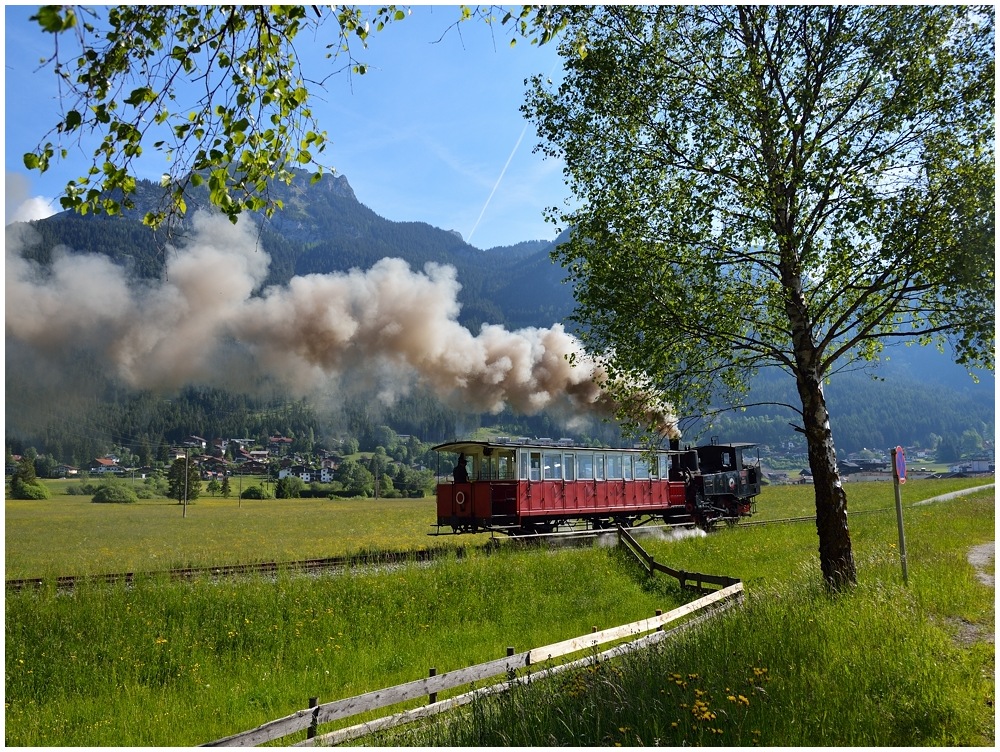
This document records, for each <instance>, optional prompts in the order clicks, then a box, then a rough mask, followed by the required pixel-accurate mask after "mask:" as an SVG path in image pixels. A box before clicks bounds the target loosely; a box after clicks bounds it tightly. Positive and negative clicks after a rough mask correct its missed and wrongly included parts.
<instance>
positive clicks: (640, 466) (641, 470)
mask: <svg viewBox="0 0 1000 752" xmlns="http://www.w3.org/2000/svg"><path fill="white" fill-rule="evenodd" d="M648 478H649V463H648V462H647V461H646V460H644V459H643V458H642V457H636V458H635V479H636V480H648Z"/></svg>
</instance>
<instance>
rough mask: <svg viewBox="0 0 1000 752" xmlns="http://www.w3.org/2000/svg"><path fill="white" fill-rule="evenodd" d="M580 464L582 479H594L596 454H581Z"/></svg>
mask: <svg viewBox="0 0 1000 752" xmlns="http://www.w3.org/2000/svg"><path fill="white" fill-rule="evenodd" d="M578 460H579V465H580V480H593V479H594V455H592V454H581V455H579V456H578Z"/></svg>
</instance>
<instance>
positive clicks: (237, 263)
mask: <svg viewBox="0 0 1000 752" xmlns="http://www.w3.org/2000/svg"><path fill="white" fill-rule="evenodd" d="M194 229H195V232H194V235H193V237H192V239H191V240H190V242H188V243H187V245H185V246H184V247H183V248H170V249H168V261H167V265H166V279H165V280H164V281H161V282H159V283H157V284H148V283H147V284H137V283H135V282H131V283H130V282H129V280H128V279H127V275H126V274H125V272H124V270H123V269H122V268H121V267H118V266H116V265H114V264H113V263H111V262H110V261H109V260H108V259H107V258H106V257H103V256H98V255H68V254H63V255H57V256H56V258H55V259H54V261H53V263H52V266H51V269H49V270H42V269H40V268H39V267H38V266H37V265H35V264H33V263H31V262H29V261H26V260H24V259H23V258H21V257H20V256H19V255H18V253H17V251H16V248H11V247H8V249H7V253H6V327H7V336H8V338H14V339H16V340H19V341H21V342H24V343H26V344H29V345H31V346H32V347H33V348H35V349H37V350H41V351H43V352H51V353H56V352H59V351H61V350H62V349H64V348H66V347H69V346H73V347H80V346H83V347H86V348H89V349H93V350H95V351H97V352H99V353H100V354H101V356H102V357H103V358H104V359H105V360H106V362H107V363H108V364H109V366H110V367H112V368H113V369H114V371H115V372H116V373H117V375H118V376H120V377H121V378H122V379H123V380H125V381H126V382H127V383H128V384H130V385H131V386H133V387H137V388H144V389H157V390H172V389H177V388H179V387H181V386H184V385H185V384H193V383H201V384H225V385H230V386H231V385H232V384H233V374H234V373H239V374H242V376H243V377H244V378H246V377H249V376H251V375H267V376H271V377H273V378H276V379H278V380H280V381H281V382H283V383H285V384H286V385H287V386H289V387H290V388H292V389H293V390H295V391H296V392H298V393H303V394H304V393H308V392H309V391H311V390H313V389H316V388H319V387H321V386H323V385H324V384H326V383H328V382H329V381H330V379H331V378H334V377H336V376H338V375H340V374H342V373H345V372H349V371H353V370H358V369H364V370H363V371H362V372H369V373H375V372H376V371H384V370H386V369H385V366H389V369H388V370H391V371H394V372H397V373H399V372H403V373H405V372H412V373H415V374H416V377H417V378H418V379H419V380H420V381H422V382H424V383H425V384H426V385H428V386H429V387H430V388H431V389H432V390H433V391H434V392H435V393H436V394H437V395H438V396H439V397H441V398H442V399H444V400H445V401H447V402H448V403H450V404H452V405H461V406H464V407H465V408H467V409H468V410H469V411H471V412H486V411H489V412H499V411H500V410H502V409H503V408H504V407H505V406H510V407H511V408H512V409H514V410H515V411H518V412H521V413H526V414H533V413H537V412H540V411H543V410H558V411H562V412H564V413H565V412H567V411H569V412H571V413H574V414H577V415H580V414H593V413H595V412H596V413H598V414H601V415H603V416H610V415H614V414H615V412H616V411H617V410H620V409H621V408H622V405H620V404H618V403H616V402H615V401H614V400H613V399H612V398H611V396H610V394H609V392H608V391H607V389H606V387H607V378H608V377H607V371H606V370H605V368H604V367H603V366H602V365H601V363H600V362H599V361H598V360H595V359H593V358H591V357H589V356H588V355H587V354H586V353H585V352H584V349H583V347H582V344H581V343H580V341H579V340H578V339H576V338H575V337H573V336H572V335H570V334H569V333H567V332H566V331H565V330H564V329H563V327H562V326H561V325H559V324H555V325H553V326H551V327H549V328H546V329H536V328H530V329H522V330H519V331H513V332H511V331H508V330H506V329H504V328H503V327H500V326H495V325H484V326H483V327H482V329H481V330H480V331H479V333H478V334H475V335H474V334H473V333H471V332H470V331H469V330H468V329H466V328H465V327H463V326H462V325H460V324H459V323H458V320H457V318H458V313H459V308H460V306H459V303H458V292H459V290H460V285H459V283H458V280H457V278H456V272H455V269H454V268H452V267H450V266H443V265H438V264H428V265H426V267H425V268H424V271H423V272H415V271H412V270H411V269H410V267H409V266H408V265H407V263H406V262H405V261H402V260H400V259H393V258H386V259H382V260H381V261H379V262H378V263H376V264H375V265H374V266H373V267H372V268H371V269H369V270H367V271H359V270H356V269H355V270H352V271H350V272H347V273H343V274H311V275H307V276H300V277H294V278H293V279H292V280H291V281H290V282H289V283H288V285H287V286H285V287H269V288H267V289H265V290H263V292H262V293H261V294H260V295H257V296H255V295H254V292H255V291H256V290H258V288H259V287H260V285H261V284H262V283H263V280H264V279H265V278H266V276H267V269H268V264H269V261H270V260H269V258H268V256H267V254H266V253H264V252H262V251H260V250H259V249H258V248H257V244H256V236H255V231H254V228H253V227H252V225H251V224H250V223H248V222H240V223H238V224H237V225H232V224H231V223H230V222H229V221H228V220H226V219H224V218H219V217H209V216H208V215H203V214H202V215H198V216H196V217H195V218H194ZM9 245H10V246H14V245H17V244H15V243H10V244H9ZM571 360H572V362H571ZM629 414H630V415H631V416H632V417H633V418H634V417H637V416H639V415H642V416H643V417H642V418H641V421H642V422H643V423H644V425H649V426H651V427H653V426H655V427H656V429H657V430H658V431H659V432H660V433H661V434H663V435H676V433H677V429H676V418H674V417H673V416H672V415H671V414H670V412H669V409H668V408H666V407H665V406H660V407H659V408H650V407H649V406H648V404H647V403H646V401H645V400H641V399H638V400H630V405H629Z"/></svg>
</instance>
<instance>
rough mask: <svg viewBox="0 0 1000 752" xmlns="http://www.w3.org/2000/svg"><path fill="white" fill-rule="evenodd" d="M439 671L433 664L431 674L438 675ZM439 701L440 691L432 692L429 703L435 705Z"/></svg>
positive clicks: (428, 697) (428, 698)
mask: <svg viewBox="0 0 1000 752" xmlns="http://www.w3.org/2000/svg"><path fill="white" fill-rule="evenodd" d="M437 672H438V670H437V668H436V667H434V666H431V670H430V674H429V676H437ZM437 701H438V693H437V692H431V693H430V694H429V695H428V696H427V704H428V705H433V704H434V703H435V702H437Z"/></svg>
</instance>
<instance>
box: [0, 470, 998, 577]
mask: <svg viewBox="0 0 1000 752" xmlns="http://www.w3.org/2000/svg"><path fill="white" fill-rule="evenodd" d="M982 483H983V481H981V480H975V479H971V478H964V479H956V480H919V481H911V482H910V483H907V484H906V485H905V486H904V487H903V488H904V491H903V500H904V503H905V504H912V503H913V502H915V501H918V500H920V499H925V498H929V497H931V496H934V495H937V494H942V493H948V492H950V491H954V490H958V489H961V488H969V487H972V486H976V485H982ZM46 484H47V485H48V487H49V489H50V490H51V491H52V498H51V499H47V500H45V501H7V502H6V505H5V506H6V508H5V549H4V565H5V570H6V578H7V579H13V578H22V577H55V576H58V575H86V574H98V573H106V572H152V571H163V570H165V569H170V568H172V567H185V566H215V565H224V564H240V563H249V562H261V561H294V560H299V559H308V558H321V557H327V556H341V555H350V554H353V553H358V552H362V551H370V550H415V549H419V548H428V547H431V546H438V545H456V546H459V545H462V546H466V545H475V544H479V543H482V542H484V541H485V540H486V538H487V537H488V536H485V535H477V536H461V537H459V536H455V537H437V538H432V537H428V535H427V533H428V532H430V531H431V525H432V524H433V523H434V522H435V520H436V512H435V507H434V500H433V499H431V498H426V499H382V500H378V501H376V500H372V499H340V500H336V501H331V500H327V499H271V500H266V501H256V500H253V501H251V500H244V501H242V502H241V501H238V500H237V499H222V498H211V497H203V498H200V499H198V501H197V502H196V503H194V504H191V505H189V506H188V510H187V517H182V516H181V512H182V508H181V506H180V505H178V504H177V503H176V502H174V501H169V500H154V501H140V502H139V503H137V504H92V503H91V502H90V497H89V496H71V495H69V494H67V493H66V489H67V487H68V486H70V485H73V482H72V481H46ZM847 491H848V494H849V496H848V508H849V509H850V510H852V511H868V510H873V509H885V508H891V507H893V504H894V497H893V490H892V484H891V483H853V484H849V485H848V487H847ZM811 494H812V489H811V488H810V487H808V486H771V487H766V488H765V489H764V493H763V494H761V496H760V498H759V501H758V504H757V516H756V517H755V519H761V520H766V519H777V518H782V517H791V516H796V515H802V514H809V513H810V511H811V504H810V497H811Z"/></svg>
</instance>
